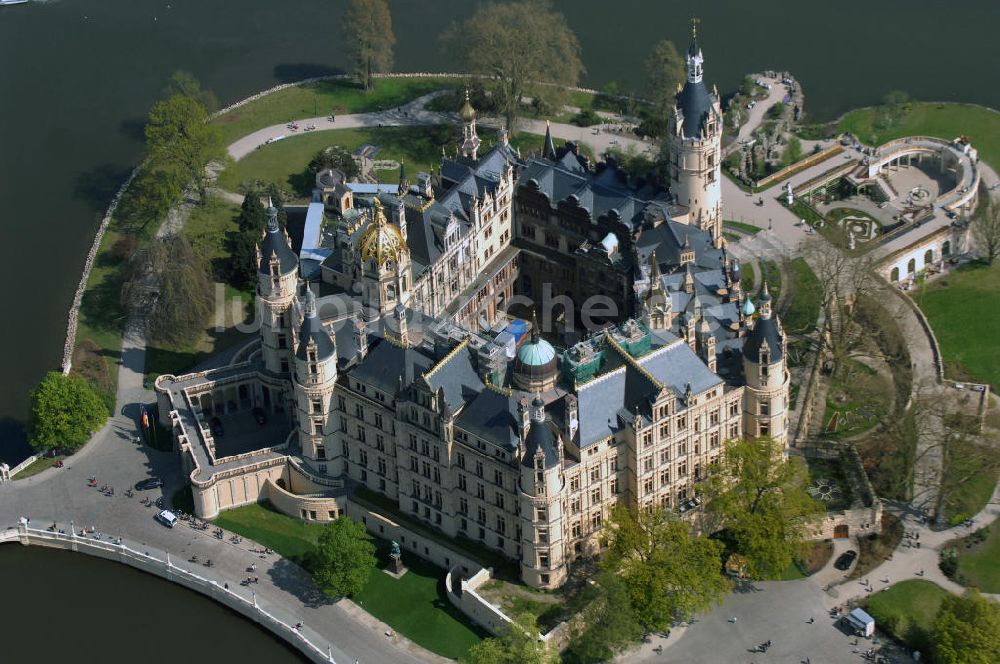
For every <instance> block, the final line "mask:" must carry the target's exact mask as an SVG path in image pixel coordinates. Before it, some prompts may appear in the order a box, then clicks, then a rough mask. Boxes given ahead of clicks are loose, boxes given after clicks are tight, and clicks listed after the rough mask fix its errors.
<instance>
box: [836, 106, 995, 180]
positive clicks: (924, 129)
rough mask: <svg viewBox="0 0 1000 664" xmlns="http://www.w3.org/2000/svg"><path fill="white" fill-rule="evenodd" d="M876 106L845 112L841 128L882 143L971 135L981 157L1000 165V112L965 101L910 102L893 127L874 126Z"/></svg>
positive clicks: (866, 141)
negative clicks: (957, 102) (959, 102)
mask: <svg viewBox="0 0 1000 664" xmlns="http://www.w3.org/2000/svg"><path fill="white" fill-rule="evenodd" d="M874 120H875V109H872V108H862V109H858V110H856V111H851V112H850V113H848V114H847V115H845V116H844V117H843V118H842V119H841V121H840V125H839V127H838V129H839V130H840V131H849V132H851V133H852V134H854V135H856V136H858V137H859V138H860V139H861V140H862V141H864V142H865V143H867V144H869V145H880V144H882V143H885V142H886V141H891V140H893V139H896V138H901V137H903V136H937V137H938V138H943V139H946V140H951V139H953V138H956V137H957V136H960V135H963V134H964V135H965V136H968V137H969V140H970V141H971V142H972V145H973V147H975V148H976V149H977V150H979V157H980V158H981V159H983V160H984V161H986V162H988V163H989V164H990V165H992V166H993V167H994V168H997V167H1000V113H997V112H996V111H993V110H990V109H988V108H983V107H980V106H971V105H966V104H936V103H931V104H920V103H915V104H911V105H910V108H909V110H908V111H907V112H906V113H905V114H904V115H903V117H902V118H900V119H899V120H898V121H896V122H895V123H894V124H893V125H892V126H891V127H888V128H885V129H881V130H879V129H878V128H876V127H875V126H874Z"/></svg>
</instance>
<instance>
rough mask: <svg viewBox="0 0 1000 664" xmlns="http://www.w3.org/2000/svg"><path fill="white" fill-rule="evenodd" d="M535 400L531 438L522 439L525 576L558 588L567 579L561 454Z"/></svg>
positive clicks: (538, 584)
mask: <svg viewBox="0 0 1000 664" xmlns="http://www.w3.org/2000/svg"><path fill="white" fill-rule="evenodd" d="M560 437H561V432H559V431H558V430H557V429H556V428H555V426H554V425H553V424H552V422H551V421H550V420H549V419H548V417H547V415H546V412H545V402H544V401H543V400H542V398H541V397H540V396H535V398H534V400H533V401H532V402H531V407H530V422H529V426H528V429H527V434H526V435H524V437H523V439H522V441H521V448H522V451H521V464H520V466H521V479H520V482H519V486H520V512H521V578H522V579H523V580H524V582H525V583H527V584H528V585H531V586H534V587H536V588H554V587H557V586H559V585H560V584H562V582H563V581H564V580H565V578H566V573H567V570H566V564H565V557H564V541H563V540H564V533H563V518H562V488H563V477H562V461H563V450H562V442H561V440H560Z"/></svg>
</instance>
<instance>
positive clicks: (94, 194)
mask: <svg viewBox="0 0 1000 664" xmlns="http://www.w3.org/2000/svg"><path fill="white" fill-rule="evenodd" d="M344 4H345V2H344V0H270V1H268V0H240V1H239V2H233V1H230V2H222V1H221V0H171V1H170V3H169V4H168V3H167V2H162V1H157V2H153V1H150V0H54V1H48V2H39V1H37V0H36V1H35V2H32V3H31V4H29V5H19V6H14V7H0V284H2V292H3V294H4V297H3V312H4V314H3V317H2V319H0V321H2V324H0V348H2V349H3V352H0V458H2V459H7V460H9V461H16V460H18V459H19V458H21V457H22V456H23V455H24V454H25V447H24V441H23V433H22V422H23V420H24V418H25V416H26V413H27V408H28V400H27V394H28V391H29V390H30V388H31V387H32V386H33V385H34V384H35V383H36V382H37V380H38V379H39V378H40V377H41V375H42V373H43V372H45V371H47V370H50V369H55V368H57V367H58V363H59V361H60V355H61V350H62V343H63V335H64V326H65V316H66V310H67V307H68V306H69V303H70V300H71V298H72V294H73V289H74V288H75V285H76V282H77V279H78V277H79V273H80V269H81V266H82V264H83V260H84V257H85V254H86V251H87V249H88V248H89V245H90V242H91V239H92V237H93V234H94V230H95V228H96V225H97V223H98V220H99V218H100V215H101V213H102V212H103V210H104V209H105V207H106V205H107V203H108V201H109V200H110V198H111V196H112V194H113V192H114V191H115V190H116V189H117V187H118V185H119V183H120V182H121V180H122V179H123V178H124V177H125V175H126V174H127V173H128V171H129V170H130V169H131V167H132V165H133V164H134V163H135V162H136V161H137V159H138V158H139V155H140V152H141V147H142V146H141V143H140V140H139V135H140V133H141V122H142V119H143V117H144V115H145V114H146V112H147V110H148V109H149V106H150V104H151V103H152V102H153V101H154V100H155V99H156V97H157V96H158V94H159V93H160V91H161V89H162V88H163V85H164V83H165V81H166V79H167V77H168V76H169V75H170V73H171V72H173V71H174V70H177V69H186V70H189V71H192V72H194V73H195V74H196V75H197V76H198V77H199V78H200V79H201V80H202V82H203V84H204V85H205V86H206V87H208V88H211V89H213V90H214V91H215V92H216V93H217V94H218V96H219V98H220V99H221V100H222V101H223V103H228V102H230V101H234V100H237V99H240V98H242V97H245V96H247V95H249V94H251V93H253V92H255V91H257V90H259V89H262V88H266V87H269V86H271V85H273V84H274V83H276V82H283V81H288V80H296V79H299V78H302V77H305V76H309V75H315V74H317V73H327V72H329V71H331V70H335V69H336V68H337V67H339V66H342V65H343V62H342V59H341V54H340V51H339V50H338V40H339V30H338V17H339V15H340V12H341V10H342V8H343V6H344ZM391 4H392V7H393V15H394V20H395V24H396V35H397V37H398V39H399V43H398V46H397V58H396V65H397V66H396V68H397V69H398V70H400V71H420V70H447V69H454V68H455V67H454V65H453V63H452V62H451V61H450V60H449V58H448V55H447V54H446V53H444V52H442V51H441V49H440V47H439V44H438V42H437V39H436V36H437V34H438V33H439V32H440V29H441V27H442V26H443V25H445V24H447V23H448V22H450V21H451V20H452V19H453V18H455V17H462V16H464V15H466V14H467V13H468V12H470V11H472V9H473V8H474V7H475V4H476V3H473V2H468V1H466V2H460V1H458V0H434V1H433V2H432V1H430V0H405V1H404V0H398V1H396V2H392V3H391ZM556 5H557V7H559V8H560V9H561V10H562V11H564V12H566V13H567V15H568V16H569V19H570V23H571V24H572V27H573V28H574V29H575V30H576V31H577V34H578V35H579V37H580V42H581V44H582V47H583V58H584V61H585V64H586V66H587V70H588V73H587V76H586V79H585V81H584V83H585V84H587V85H593V86H601V85H603V84H605V83H607V82H608V81H611V80H617V81H622V82H626V83H629V82H630V83H633V84H636V83H639V82H640V79H641V75H640V74H639V72H640V71H641V67H642V61H643V58H644V57H645V54H646V53H647V51H648V50H649V48H650V47H651V46H652V44H653V43H654V42H655V41H656V40H658V39H661V38H669V39H673V40H674V41H675V42H677V43H678V44H679V45H681V46H682V47H683V45H685V44H686V43H687V38H688V23H687V19H688V17H689V16H690V14H691V13H692V11H695V12H697V13H698V14H699V15H700V16H701V18H702V24H701V39H700V41H701V43H702V45H703V47H704V50H705V55H706V58H707V61H706V69H707V70H706V74H707V76H708V78H709V80H711V81H714V82H715V83H716V84H717V85H718V86H719V89H720V90H722V91H724V92H725V91H726V90H728V89H730V88H732V87H733V86H735V85H736V83H738V81H739V80H740V78H741V76H742V75H743V73H744V72H747V71H751V70H760V69H765V68H775V69H789V70H791V71H793V72H794V73H795V74H796V76H797V77H798V78H799V79H800V81H802V83H803V85H804V88H805V91H806V95H807V108H808V110H809V111H810V112H811V113H812V114H813V115H814V116H815V117H819V118H830V117H834V116H835V115H837V114H839V113H840V112H842V111H844V110H847V109H848V108H851V107H853V106H858V105H863V104H869V103H873V102H875V101H877V100H878V99H879V98H880V97H881V96H882V95H883V94H884V93H885V92H886V91H887V90H890V89H894V88H898V89H903V90H906V91H908V92H909V93H910V94H911V95H913V96H914V97H917V98H920V99H935V100H960V101H971V102H978V103H981V104H987V105H991V106H994V107H1000V86H997V85H996V73H995V72H996V68H997V65H998V64H1000V52H998V49H997V47H996V45H995V44H996V42H995V41H994V37H995V31H996V28H997V25H1000V3H991V2H985V1H984V0H952V1H951V2H941V1H940V0H910V1H908V2H902V1H901V0H882V1H881V2H856V1H855V2H839V3H813V2H801V1H799V2H792V1H791V0H758V1H757V2H754V3H748V2H745V0H713V1H712V2H711V3H706V2H699V3H693V2H683V3H682V2H652V1H649V0H647V1H645V2H640V1H639V0H618V1H617V2H613V3H609V2H606V1H596V0H575V1H571V0H560V1H558V2H556ZM0 576H2V577H3V578H4V579H5V583H6V584H8V586H6V587H5V595H4V601H3V607H4V608H5V609H7V610H6V611H4V612H3V616H4V619H3V624H4V628H5V634H8V635H15V634H16V635H18V636H17V637H16V638H14V637H11V638H8V639H5V646H4V647H5V648H11V647H13V648H21V647H23V648H24V650H23V651H21V652H20V654H17V653H14V654H15V655H17V656H15V657H13V659H11V660H10V661H44V662H50V661H52V662H54V661H69V660H70V659H73V658H74V655H79V654H80V653H87V656H86V657H85V659H87V660H88V661H89V660H91V659H93V660H94V661H108V662H114V661H134V659H133V657H132V656H131V655H132V654H135V653H142V661H148V662H160V661H163V662H166V661H179V660H182V659H190V660H191V661H213V660H217V659H218V658H220V657H223V658H225V657H226V656H227V655H229V656H233V657H232V659H233V661H248V662H258V661H259V662H264V661H269V662H282V661H295V657H294V655H291V654H290V653H289V652H288V651H286V650H284V648H283V647H281V646H280V645H278V644H277V643H276V642H274V641H272V640H271V638H270V637H269V636H267V635H265V634H264V633H262V632H260V631H258V630H257V629H256V628H254V627H252V626H251V625H250V624H249V623H245V622H244V621H242V620H241V619H239V618H236V617H234V616H232V615H231V614H229V613H227V612H226V611H225V610H223V609H221V608H219V607H218V606H216V605H214V604H212V603H211V602H209V601H208V600H204V599H202V598H200V597H198V596H196V595H194V594H193V593H189V592H188V591H186V590H182V589H180V588H176V587H173V586H171V585H170V584H168V583H166V582H163V581H161V580H159V579H154V578H152V577H147V576H144V575H142V574H140V573H138V572H133V571H131V570H128V569H127V568H124V567H120V566H115V565H113V564H112V563H106V562H103V561H95V560H90V559H87V558H85V557H83V556H73V555H72V554H66V553H56V552H50V551H39V550H32V551H31V552H30V554H29V553H28V551H26V550H23V549H20V548H19V547H12V546H8V547H2V548H0ZM10 584H13V586H11V585H10ZM56 593H58V599H55V597H56ZM14 598H16V600H15V599H14ZM13 606H16V607H17V609H16V611H12V610H10V609H11V607H13ZM55 607H58V609H56V610H53V609H54V608H55ZM95 607H106V608H104V609H102V610H101V611H94V610H93V609H94V608H95ZM137 607H139V610H136V609H137ZM49 617H51V618H49ZM182 620H183V622H184V623H186V624H187V625H193V626H195V629H196V630H199V629H200V630H202V631H203V633H204V634H208V633H209V630H211V634H212V638H211V639H208V638H206V639H199V641H200V643H199V644H198V648H199V649H200V650H199V652H198V653H196V655H197V656H196V657H193V658H192V657H186V656H185V655H189V654H190V651H189V650H188V645H189V644H187V643H185V642H184V640H183V639H177V640H171V639H163V638H161V637H159V636H158V635H157V633H156V632H155V630H156V628H159V627H164V626H166V627H168V628H169V627H170V626H171V625H176V624H179V623H180V622H181V621H182ZM199 625H200V626H201V627H199ZM56 637H58V638H56ZM43 645H44V648H45V649H47V652H51V653H52V654H53V655H55V656H53V657H46V658H42V659H37V658H32V657H31V655H32V654H37V653H38V652H39V651H38V649H37V648H39V647H42V646H43ZM174 648H176V650H174ZM56 649H60V650H59V652H58V653H56ZM6 652H7V653H8V654H10V651H9V650H8V651H6ZM125 653H128V654H129V656H128V657H126V655H125ZM76 658H78V657H76Z"/></svg>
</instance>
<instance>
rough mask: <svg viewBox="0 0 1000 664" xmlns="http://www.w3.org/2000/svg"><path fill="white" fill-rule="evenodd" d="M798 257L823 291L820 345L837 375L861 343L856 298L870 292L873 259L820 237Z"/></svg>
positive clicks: (809, 241)
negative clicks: (813, 275)
mask: <svg viewBox="0 0 1000 664" xmlns="http://www.w3.org/2000/svg"><path fill="white" fill-rule="evenodd" d="M801 253H802V257H803V258H805V260H806V262H807V263H808V264H809V266H810V267H811V268H812V270H813V272H814V273H815V274H816V278H817V280H818V281H819V283H820V287H821V288H822V298H823V303H822V307H823V314H824V318H825V329H824V331H823V334H822V335H821V338H822V341H821V343H822V346H823V349H824V350H826V351H827V352H828V353H829V354H830V358H831V361H832V363H833V370H834V373H835V374H837V375H840V372H842V371H843V370H844V368H845V365H846V360H847V358H848V357H849V356H850V355H851V353H852V351H854V350H855V349H856V348H857V346H858V343H859V341H860V340H861V334H860V332H861V330H860V328H859V325H858V324H857V321H856V320H855V318H856V312H855V307H856V304H857V300H858V298H859V297H862V296H864V295H868V294H870V293H871V291H872V288H873V281H874V278H873V269H872V268H873V266H874V259H873V258H872V256H871V253H870V252H869V253H862V254H854V253H851V252H848V251H846V250H844V249H842V248H840V247H837V246H834V245H832V244H830V243H829V242H827V241H826V240H824V239H823V238H820V237H814V238H810V239H808V240H806V241H805V242H803V243H802V249H801Z"/></svg>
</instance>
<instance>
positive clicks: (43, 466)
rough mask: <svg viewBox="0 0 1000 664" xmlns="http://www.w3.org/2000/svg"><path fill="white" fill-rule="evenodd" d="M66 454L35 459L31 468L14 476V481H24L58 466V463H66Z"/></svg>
mask: <svg viewBox="0 0 1000 664" xmlns="http://www.w3.org/2000/svg"><path fill="white" fill-rule="evenodd" d="M68 458H69V457H68V455H66V454H57V455H55V456H54V457H50V456H43V457H41V458H39V459H35V460H34V461H33V462H32V463H31V465H30V466H28V467H27V468H25V469H24V470H22V471H21V472H19V473H18V474H17V475H15V476H14V480H15V481H16V480H23V479H24V478H26V477H31V476H32V475H37V474H38V473H40V472H42V471H43V470H48V469H49V468H51V467H52V466H54V465H56V462H57V461H64V460H65V459H68Z"/></svg>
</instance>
